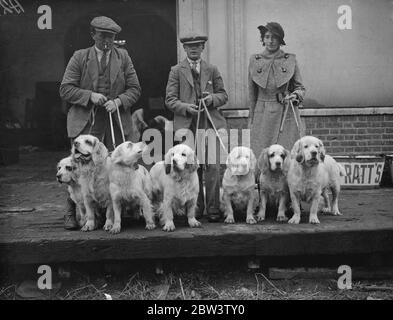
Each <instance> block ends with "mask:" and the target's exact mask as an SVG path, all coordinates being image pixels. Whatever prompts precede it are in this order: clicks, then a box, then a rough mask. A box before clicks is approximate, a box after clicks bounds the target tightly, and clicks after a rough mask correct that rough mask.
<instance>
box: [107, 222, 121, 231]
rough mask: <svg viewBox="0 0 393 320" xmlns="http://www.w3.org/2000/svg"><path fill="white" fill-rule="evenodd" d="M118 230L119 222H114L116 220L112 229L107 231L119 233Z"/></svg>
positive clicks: (119, 227)
mask: <svg viewBox="0 0 393 320" xmlns="http://www.w3.org/2000/svg"><path fill="white" fill-rule="evenodd" d="M120 230H121V226H120V223H116V222H115V223H114V224H113V227H112V229H110V230H109V232H110V233H111V234H118V233H120Z"/></svg>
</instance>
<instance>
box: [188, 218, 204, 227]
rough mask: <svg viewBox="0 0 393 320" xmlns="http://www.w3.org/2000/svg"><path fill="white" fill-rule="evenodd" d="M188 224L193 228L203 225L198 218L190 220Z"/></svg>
mask: <svg viewBox="0 0 393 320" xmlns="http://www.w3.org/2000/svg"><path fill="white" fill-rule="evenodd" d="M188 225H189V226H190V227H191V228H200V227H201V226H202V223H200V222H199V221H198V220H197V219H195V218H192V219H189V220H188Z"/></svg>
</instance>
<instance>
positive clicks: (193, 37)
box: [180, 32, 208, 44]
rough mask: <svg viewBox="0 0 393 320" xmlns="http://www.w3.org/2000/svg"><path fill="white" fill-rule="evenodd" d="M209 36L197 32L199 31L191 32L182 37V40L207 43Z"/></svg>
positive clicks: (191, 42)
mask: <svg viewBox="0 0 393 320" xmlns="http://www.w3.org/2000/svg"><path fill="white" fill-rule="evenodd" d="M207 39H208V38H207V36H205V35H203V34H201V33H197V32H191V33H188V34H186V35H184V36H183V37H181V38H180V42H181V43H183V44H193V43H201V42H203V43H205V42H206V41H207Z"/></svg>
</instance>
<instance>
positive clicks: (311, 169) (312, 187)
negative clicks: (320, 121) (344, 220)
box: [288, 136, 345, 224]
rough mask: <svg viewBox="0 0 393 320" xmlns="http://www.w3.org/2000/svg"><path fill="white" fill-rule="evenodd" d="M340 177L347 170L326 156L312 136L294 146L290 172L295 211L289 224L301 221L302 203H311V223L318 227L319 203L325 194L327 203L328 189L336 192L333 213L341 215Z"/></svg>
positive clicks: (322, 147) (290, 189)
mask: <svg viewBox="0 0 393 320" xmlns="http://www.w3.org/2000/svg"><path fill="white" fill-rule="evenodd" d="M340 175H345V173H344V168H342V166H341V165H339V164H338V163H337V162H336V161H335V160H334V159H333V158H332V157H329V156H327V155H326V154H325V148H324V146H323V143H322V141H321V140H319V139H318V138H316V137H312V136H306V137H303V138H301V139H299V140H298V141H297V142H296V143H295V145H294V146H293V149H292V152H291V162H290V167H289V171H288V186H289V191H290V195H291V200H292V207H293V210H294V215H293V217H292V218H291V219H290V220H289V223H294V224H298V223H299V222H300V201H301V200H303V201H306V202H311V208H310V219H309V222H310V223H313V224H318V223H319V220H318V215H317V214H318V207H319V201H320V197H321V195H324V197H325V201H326V196H327V194H326V192H327V191H326V189H327V188H330V189H331V190H332V193H333V214H336V215H337V214H340V212H339V210H338V194H339V192H340ZM327 209H329V208H327ZM327 209H326V208H325V210H324V211H327Z"/></svg>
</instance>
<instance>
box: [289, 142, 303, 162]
mask: <svg viewBox="0 0 393 320" xmlns="http://www.w3.org/2000/svg"><path fill="white" fill-rule="evenodd" d="M291 157H293V158H295V159H296V161H297V162H299V163H302V162H303V161H304V155H303V146H302V142H301V140H300V139H299V140H298V141H296V143H295V144H294V145H293V148H292V151H291Z"/></svg>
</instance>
